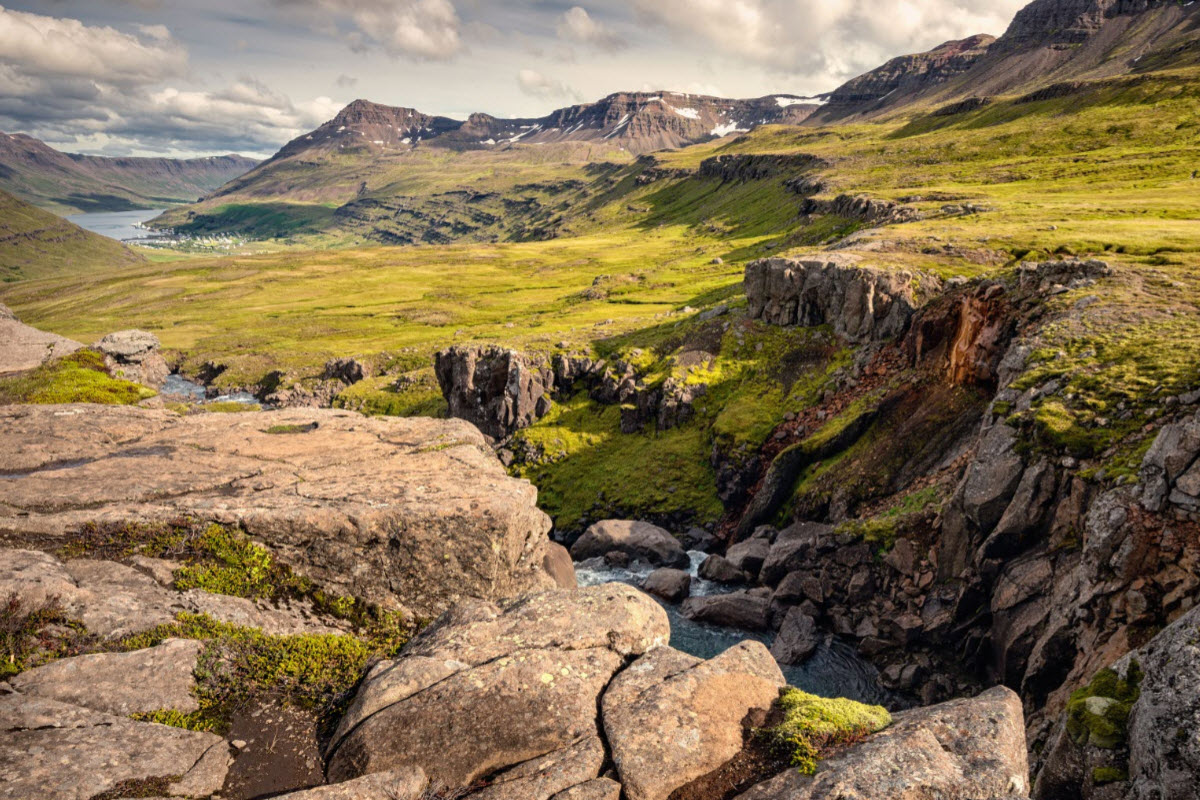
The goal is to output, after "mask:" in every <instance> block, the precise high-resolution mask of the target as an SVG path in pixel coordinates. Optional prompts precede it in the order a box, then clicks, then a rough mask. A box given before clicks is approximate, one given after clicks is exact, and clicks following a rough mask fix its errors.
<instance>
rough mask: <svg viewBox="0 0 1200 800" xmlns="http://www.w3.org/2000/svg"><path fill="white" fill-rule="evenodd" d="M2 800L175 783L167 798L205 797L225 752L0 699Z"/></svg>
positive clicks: (115, 722) (168, 732) (172, 734)
mask: <svg viewBox="0 0 1200 800" xmlns="http://www.w3.org/2000/svg"><path fill="white" fill-rule="evenodd" d="M0 730H3V731H4V735H3V736H0V798H2V799H3V800H29V799H30V798H35V797H37V798H42V797H45V798H50V797H53V798H55V800H89V798H91V797H93V796H95V795H97V794H100V793H101V792H106V791H108V790H109V789H112V788H113V787H114V786H116V785H117V784H118V783H121V782H122V781H128V780H141V779H145V778H154V777H164V776H179V777H178V778H177V779H176V780H175V781H173V783H172V786H171V792H172V794H180V795H185V796H195V797H208V796H209V795H211V794H213V793H214V792H216V791H218V790H219V789H220V788H221V786H222V784H223V783H224V782H225V773H226V771H227V769H228V767H229V750H228V746H227V745H226V744H225V742H224V740H222V739H221V737H219V736H215V735H213V734H211V733H199V732H196V731H186V730H182V729H180V728H170V727H167V726H166V725H155V724H152V723H149V722H134V721H133V720H130V719H128V718H125V717H118V716H114V715H112V714H105V713H103V712H99V711H92V710H90V709H84V708H82V707H80V706H75V705H71V704H69V703H60V702H58V701H55V700H48V699H44V698H38V697H30V696H28V695H22V694H17V693H11V694H6V695H0Z"/></svg>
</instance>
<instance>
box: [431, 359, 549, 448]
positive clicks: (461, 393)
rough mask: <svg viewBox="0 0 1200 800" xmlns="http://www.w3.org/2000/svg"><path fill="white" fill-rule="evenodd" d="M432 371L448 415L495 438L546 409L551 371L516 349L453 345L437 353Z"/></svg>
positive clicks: (510, 433) (514, 430)
mask: <svg viewBox="0 0 1200 800" xmlns="http://www.w3.org/2000/svg"><path fill="white" fill-rule="evenodd" d="M434 371H435V372H436V373H437V379H438V384H439V385H440V386H441V388H442V395H443V396H444V397H445V398H446V402H447V403H448V404H449V406H450V416H452V417H457V418H459V419H465V420H467V421H468V422H471V423H473V424H475V425H476V426H477V427H478V428H479V429H480V430H481V431H483V432H484V433H485V434H487V435H488V436H491V437H493V438H495V439H505V438H507V437H508V436H511V435H512V434H513V433H515V432H517V431H518V430H520V429H522V428H527V427H529V426H530V425H531V424H533V423H534V422H536V421H537V420H538V419H540V418H541V417H542V416H544V415H545V414H546V412H548V411H549V410H550V401H549V394H550V392H551V391H553V389H554V373H553V371H552V370H551V369H550V368H549V367H548V366H547V365H545V364H542V363H539V362H537V361H536V360H535V359H532V358H531V357H529V356H526V355H524V354H522V353H518V352H517V351H516V350H508V349H505V348H502V347H496V346H495V345H491V346H487V347H451V348H450V349H448V350H443V351H441V352H440V353H438V354H437V356H436V357H435V365H434Z"/></svg>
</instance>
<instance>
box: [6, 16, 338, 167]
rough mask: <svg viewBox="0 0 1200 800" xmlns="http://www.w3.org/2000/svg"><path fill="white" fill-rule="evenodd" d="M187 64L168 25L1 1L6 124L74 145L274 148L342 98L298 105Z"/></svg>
mask: <svg viewBox="0 0 1200 800" xmlns="http://www.w3.org/2000/svg"><path fill="white" fill-rule="evenodd" d="M187 63H188V57H187V51H186V49H185V48H184V47H182V46H181V45H180V44H179V43H178V42H177V41H176V40H175V39H174V38H173V37H172V35H171V32H170V31H169V30H168V29H167V28H164V27H162V26H152V27H148V28H145V27H143V28H139V29H138V33H137V34H132V33H125V32H121V31H118V30H115V29H113V28H109V27H102V26H87V25H84V24H83V23H82V22H79V21H78V20H73V19H67V18H57V17H46V16H40V15H37V14H28V13H22V12H15V11H10V10H8V9H5V8H3V7H0V129H2V130H10V131H13V130H19V131H22V132H26V133H29V134H31V135H33V136H36V137H38V138H40V139H44V140H47V141H49V142H51V143H54V144H58V145H60V146H65V147H67V148H68V149H75V147H78V146H87V147H89V148H94V147H102V148H103V149H104V150H105V151H107V152H113V151H119V150H121V149H124V151H125V152H170V153H188V154H194V153H197V152H216V151H236V150H240V151H243V152H246V153H250V154H267V153H272V152H274V151H275V150H276V149H278V147H279V145H281V144H282V143H283V142H285V141H287V140H288V139H290V138H293V137H295V136H298V135H299V134H301V133H303V132H304V131H306V130H311V129H312V128H314V127H316V126H317V125H319V124H321V123H322V122H324V121H325V120H328V119H329V118H330V117H332V116H334V115H335V114H336V112H337V110H338V107H339V105H340V104H338V103H336V102H334V101H333V100H332V99H330V98H328V97H319V98H316V99H314V100H312V101H309V102H306V103H294V102H292V101H291V100H290V99H289V98H288V97H287V96H286V95H284V94H282V93H279V92H276V91H274V90H272V89H271V88H269V87H267V86H265V85H264V84H262V83H261V82H259V81H257V80H255V79H254V78H253V77H251V76H243V77H240V78H238V79H237V80H236V81H234V82H232V83H230V84H229V85H227V86H223V87H221V88H217V89H209V88H196V87H193V86H190V85H189V83H190V81H189V80H188V77H189V76H188V74H187ZM72 145H74V147H73V146H72Z"/></svg>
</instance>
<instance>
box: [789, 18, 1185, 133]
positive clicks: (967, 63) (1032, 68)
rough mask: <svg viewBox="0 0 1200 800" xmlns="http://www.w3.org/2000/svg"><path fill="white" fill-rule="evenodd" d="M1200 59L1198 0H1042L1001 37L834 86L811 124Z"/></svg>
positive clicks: (906, 59)
mask: <svg viewBox="0 0 1200 800" xmlns="http://www.w3.org/2000/svg"><path fill="white" fill-rule="evenodd" d="M1196 63H1200V5H1196V4H1193V3H1191V2H1188V3H1180V2H1176V1H1175V0H1034V2H1032V3H1030V4H1029V5H1028V6H1026V7H1025V8H1023V9H1022V10H1021V11H1019V12H1017V15H1016V16H1015V17H1014V18H1013V21H1012V24H1011V25H1009V28H1008V30H1007V31H1006V32H1005V33H1004V35H1003V36H1001V37H1000V38H998V39H994V38H992V37H991V36H986V35H979V36H972V37H970V38H969V39H964V40H962V41H955V42H947V43H946V44H943V45H941V46H940V47H937V48H935V49H933V50H931V51H929V52H928V53H919V54H916V55H911V56H902V57H900V58H896V59H893V60H891V61H889V62H888V63H887V64H885V65H883V66H882V67H879V68H877V69H874V70H871V71H870V72H868V73H866V74H864V75H861V76H859V77H857V78H855V79H853V80H851V81H849V82H848V83H846V84H844V85H843V86H841V87H839V88H838V89H836V90H834V91H833V92H831V93H830V94H829V95H827V96H826V99H827V100H828V103H827V104H826V105H825V107H824V108H822V109H820V110H819V111H818V112H816V113H814V114H813V115H812V116H811V117H810V118H809V119H808V120H807V124H810V125H811V124H826V123H830V122H836V121H841V120H846V119H850V118H855V117H870V116H877V115H880V114H886V113H890V112H892V111H895V110H897V109H900V108H903V107H905V106H909V105H914V104H929V103H940V102H948V101H952V100H956V99H959V100H961V99H966V98H977V99H980V100H981V99H982V98H986V97H989V96H992V95H1005V94H1008V95H1012V94H1024V93H1029V92H1033V91H1035V90H1038V89H1043V88H1045V87H1048V86H1051V85H1054V84H1061V83H1066V82H1071V81H1082V80H1097V79H1104V78H1112V77H1117V76H1120V75H1127V74H1131V73H1138V72H1143V71H1149V70H1160V69H1164V68H1169V67H1172V66H1187V65H1192V64H1196Z"/></svg>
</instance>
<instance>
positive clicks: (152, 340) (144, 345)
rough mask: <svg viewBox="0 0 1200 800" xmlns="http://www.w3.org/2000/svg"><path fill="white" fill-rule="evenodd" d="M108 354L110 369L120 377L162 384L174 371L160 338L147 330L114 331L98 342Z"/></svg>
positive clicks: (99, 347) (98, 346) (152, 384)
mask: <svg viewBox="0 0 1200 800" xmlns="http://www.w3.org/2000/svg"><path fill="white" fill-rule="evenodd" d="M94 347H95V349H96V350H98V351H100V352H101V353H103V354H104V360H105V363H106V364H107V365H108V371H109V372H111V373H112V374H113V375H114V376H116V377H118V378H124V379H125V380H127V381H133V382H134V383H140V384H142V385H144V386H153V387H159V386H162V385H163V383H164V382H165V381H166V380H167V376H168V375H170V374H171V368H170V367H169V366H167V360H166V359H165V358H163V356H162V353H160V352H159V347H160V344H159V341H158V337H157V336H155V335H154V334H153V333H149V332H147V331H118V332H116V333H110V334H108V335H107V336H105V337H104V338H103V339H101V340H100V341H98V342H96V344H95V345H94Z"/></svg>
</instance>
